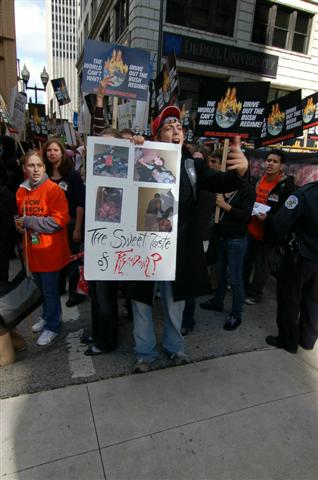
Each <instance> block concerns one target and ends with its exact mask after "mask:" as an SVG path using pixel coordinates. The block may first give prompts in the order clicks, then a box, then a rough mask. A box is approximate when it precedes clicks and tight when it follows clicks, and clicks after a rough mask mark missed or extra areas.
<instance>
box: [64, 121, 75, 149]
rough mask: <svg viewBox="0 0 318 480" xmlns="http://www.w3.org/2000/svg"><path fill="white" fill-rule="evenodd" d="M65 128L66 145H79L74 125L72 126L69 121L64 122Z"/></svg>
mask: <svg viewBox="0 0 318 480" xmlns="http://www.w3.org/2000/svg"><path fill="white" fill-rule="evenodd" d="M63 127H64V133H65V138H66V143H67V144H68V145H76V144H77V142H76V135H75V131H74V128H73V125H71V124H70V122H69V121H68V120H64V122H63Z"/></svg>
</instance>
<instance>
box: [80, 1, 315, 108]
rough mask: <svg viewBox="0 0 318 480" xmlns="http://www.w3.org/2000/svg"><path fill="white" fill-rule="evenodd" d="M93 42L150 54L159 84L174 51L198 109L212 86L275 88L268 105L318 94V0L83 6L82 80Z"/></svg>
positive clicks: (187, 94) (184, 93)
mask: <svg viewBox="0 0 318 480" xmlns="http://www.w3.org/2000/svg"><path fill="white" fill-rule="evenodd" d="M86 38H92V39H95V40H101V41H105V42H112V43H120V44H124V45H127V46H130V47H135V48H143V49H147V50H149V51H150V52H151V56H152V60H153V65H154V76H155V72H156V64H157V63H158V62H159V63H161V62H163V61H164V59H165V56H166V55H168V54H169V53H171V52H173V51H175V52H176V57H177V68H178V74H179V80H180V85H181V96H180V99H181V100H183V99H186V98H192V99H193V102H194V104H195V103H196V101H197V100H198V97H199V92H200V90H201V88H203V87H205V86H206V85H208V83H209V81H210V80H211V78H218V79H224V80H226V81H259V80H262V81H270V82H271V88H270V96H269V99H268V100H269V101H270V100H273V99H275V98H278V97H279V96H282V95H285V94H286V93H288V92H289V91H292V90H296V89H299V88H302V95H303V97H305V96H307V95H309V94H311V93H313V92H314V91H316V90H317V78H318V77H317V75H318V2H317V1H316V0H284V1H282V0H275V1H272V0H214V1H206V0H196V1H195V2H194V1H192V0H81V2H80V9H79V22H78V59H77V69H78V73H79V75H80V72H81V68H82V62H83V46H84V41H85V39H86Z"/></svg>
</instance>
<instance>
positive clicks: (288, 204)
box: [285, 195, 298, 210]
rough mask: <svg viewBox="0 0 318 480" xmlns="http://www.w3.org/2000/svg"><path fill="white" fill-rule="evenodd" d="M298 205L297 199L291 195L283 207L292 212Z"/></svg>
mask: <svg viewBox="0 0 318 480" xmlns="http://www.w3.org/2000/svg"><path fill="white" fill-rule="evenodd" d="M297 205H298V198H297V197H296V196H295V195H291V196H290V197H288V198H287V200H286V202H285V207H286V208H288V210H293V209H294V208H295V207H297Z"/></svg>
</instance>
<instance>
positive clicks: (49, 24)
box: [45, 0, 78, 121]
mask: <svg viewBox="0 0 318 480" xmlns="http://www.w3.org/2000/svg"><path fill="white" fill-rule="evenodd" d="M77 7H78V2H77V0H46V2H45V16H46V30H47V42H48V43H47V51H48V74H49V77H50V80H52V79H55V78H61V77H64V78H65V82H66V86H67V90H68V93H69V96H70V99H71V102H70V103H68V104H67V105H63V106H62V107H61V114H62V117H63V118H64V119H68V120H69V121H73V112H76V111H77V104H78V96H77V85H78V81H77V72H76V67H75V63H76V55H77V53H76V52H77V48H76V45H77V35H76V23H77ZM47 95H48V106H49V114H50V116H52V115H53V114H54V113H55V114H56V115H57V117H59V116H60V115H59V109H58V103H57V101H56V98H55V94H54V91H53V88H52V85H51V82H50V81H49V83H48V88H47Z"/></svg>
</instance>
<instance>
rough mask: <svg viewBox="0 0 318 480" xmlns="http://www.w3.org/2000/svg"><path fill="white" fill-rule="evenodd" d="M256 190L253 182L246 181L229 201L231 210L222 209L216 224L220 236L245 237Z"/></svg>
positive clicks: (215, 227) (216, 231) (216, 230)
mask: <svg viewBox="0 0 318 480" xmlns="http://www.w3.org/2000/svg"><path fill="white" fill-rule="evenodd" d="M255 197H256V192H255V187H254V185H253V183H251V182H249V183H246V185H244V186H243V187H242V188H240V190H238V191H237V192H236V193H235V194H234V195H233V196H232V197H231V199H230V200H229V201H228V203H229V204H230V205H231V207H232V208H231V210H230V211H229V212H226V211H225V210H222V209H221V216H220V222H219V223H217V224H215V225H214V227H213V228H214V231H215V233H216V234H217V236H218V237H224V238H244V237H245V236H246V235H247V225H248V223H249V220H250V218H251V214H252V210H253V206H254V202H255Z"/></svg>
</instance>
